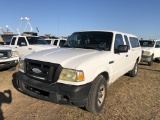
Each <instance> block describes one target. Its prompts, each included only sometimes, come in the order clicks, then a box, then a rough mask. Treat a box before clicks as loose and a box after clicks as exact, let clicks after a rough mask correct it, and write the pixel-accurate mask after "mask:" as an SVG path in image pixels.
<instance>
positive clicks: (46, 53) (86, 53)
mask: <svg viewBox="0 0 160 120" xmlns="http://www.w3.org/2000/svg"><path fill="white" fill-rule="evenodd" d="M101 53H103V51H98V50H91V49H80V48H54V49H48V50H42V51H39V52H35V53H33V54H30V55H27V56H25V57H24V58H22V59H25V58H28V59H33V60H39V61H45V62H51V63H57V64H61V66H62V67H65V68H71V69H76V67H77V66H78V65H79V64H81V63H83V62H84V61H86V60H88V59H92V58H93V57H98V55H99V54H101Z"/></svg>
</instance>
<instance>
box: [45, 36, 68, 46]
mask: <svg viewBox="0 0 160 120" xmlns="http://www.w3.org/2000/svg"><path fill="white" fill-rule="evenodd" d="M45 40H46V42H47V43H48V44H50V45H55V46H57V47H59V46H63V44H64V43H65V42H66V41H67V39H61V38H60V39H45Z"/></svg>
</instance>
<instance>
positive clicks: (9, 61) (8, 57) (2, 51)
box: [0, 45, 19, 70]
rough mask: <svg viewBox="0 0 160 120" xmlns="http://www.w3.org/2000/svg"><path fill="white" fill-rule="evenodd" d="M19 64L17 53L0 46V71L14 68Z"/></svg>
mask: <svg viewBox="0 0 160 120" xmlns="http://www.w3.org/2000/svg"><path fill="white" fill-rule="evenodd" d="M18 62H19V57H18V53H17V51H15V50H13V49H11V48H10V47H6V46H3V45H0V70H1V69H4V68H11V67H15V66H16V65H17V64H18Z"/></svg>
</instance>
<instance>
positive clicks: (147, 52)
mask: <svg viewBox="0 0 160 120" xmlns="http://www.w3.org/2000/svg"><path fill="white" fill-rule="evenodd" d="M143 55H147V56H150V55H151V53H150V52H149V51H144V52H143Z"/></svg>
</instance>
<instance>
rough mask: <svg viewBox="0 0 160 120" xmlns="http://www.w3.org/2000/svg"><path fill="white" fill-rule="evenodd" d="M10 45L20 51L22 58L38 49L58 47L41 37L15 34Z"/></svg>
mask: <svg viewBox="0 0 160 120" xmlns="http://www.w3.org/2000/svg"><path fill="white" fill-rule="evenodd" d="M9 46H10V47H12V48H14V49H15V50H16V51H17V52H18V55H19V57H20V58H21V57H22V56H25V55H27V54H30V53H33V52H36V51H40V50H44V49H51V48H54V47H55V48H56V46H51V45H49V44H48V43H47V42H46V41H45V40H44V39H43V38H41V37H38V36H23V35H18V36H13V37H12V39H11V43H10V45H9Z"/></svg>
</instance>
